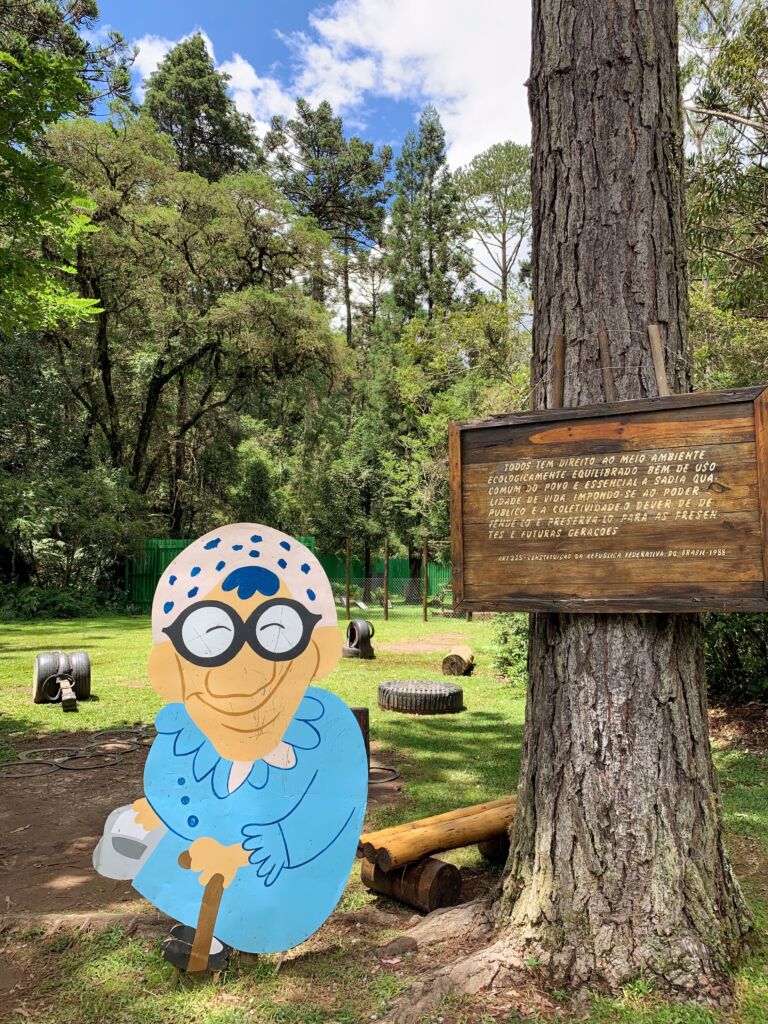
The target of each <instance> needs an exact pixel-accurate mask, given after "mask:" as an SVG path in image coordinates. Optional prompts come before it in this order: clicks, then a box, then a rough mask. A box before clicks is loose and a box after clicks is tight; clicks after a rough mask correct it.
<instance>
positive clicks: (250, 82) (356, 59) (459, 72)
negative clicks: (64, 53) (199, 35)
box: [100, 0, 530, 166]
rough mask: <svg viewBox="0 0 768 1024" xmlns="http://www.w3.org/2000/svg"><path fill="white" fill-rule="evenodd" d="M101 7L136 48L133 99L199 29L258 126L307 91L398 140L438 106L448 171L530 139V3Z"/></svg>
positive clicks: (352, 126)
mask: <svg viewBox="0 0 768 1024" xmlns="http://www.w3.org/2000/svg"><path fill="white" fill-rule="evenodd" d="M100 9H101V21H100V26H101V27H105V26H110V27H112V28H116V29H118V30H119V31H121V32H122V33H123V35H124V36H125V37H126V38H127V39H128V40H129V41H130V42H132V43H136V44H137V45H138V47H139V53H138V58H137V61H136V65H135V71H134V86H135V89H136V91H137V95H140V94H141V84H142V81H143V79H144V77H146V76H147V75H148V74H149V73H150V72H151V71H152V70H153V68H154V67H156V65H157V62H158V61H159V60H160V59H161V58H162V56H163V54H164V53H166V52H167V51H168V49H169V48H170V47H171V46H172V45H173V44H174V43H175V42H177V41H178V40H179V39H182V38H183V37H184V36H186V35H189V34H190V33H191V32H193V31H195V30H201V31H202V32H203V33H204V35H205V36H206V39H207V40H208V43H209V47H210V49H211V51H212V53H213V55H214V59H215V60H216V63H217V65H218V67H219V68H220V69H221V70H223V71H226V72H227V73H228V74H230V75H231V82H230V88H231V91H232V95H233V97H234V99H235V102H236V103H237V105H238V106H239V107H240V108H241V109H242V110H245V111H247V112H248V113H250V114H251V115H252V116H253V117H254V118H255V120H256V122H257V126H258V127H259V129H260V130H263V128H264V126H265V125H266V124H267V122H268V121H269V118H270V117H271V116H272V115H273V114H287V113H290V111H291V109H292V107H293V102H294V100H295V97H296V96H297V95H303V96H306V97H307V98H308V99H310V100H311V101H313V102H319V101H320V100H321V99H328V100H329V101H330V102H331V103H332V104H333V106H334V109H335V110H337V112H339V113H341V114H342V116H343V117H344V121H345V125H346V126H347V127H348V129H349V130H351V131H354V132H356V133H359V134H361V135H362V136H363V137H365V138H369V139H372V140H373V141H374V142H376V143H378V144H381V143H390V144H394V145H395V146H398V145H399V143H400V142H401V141H402V138H403V136H404V135H405V133H406V132H407V131H408V129H409V128H412V127H413V126H414V124H415V121H416V118H417V116H418V111H419V110H420V109H421V108H422V107H423V106H424V104H425V103H427V102H431V103H434V104H435V106H436V107H437V109H438V110H439V111H440V115H441V117H442V119H443V123H444V125H445V128H446V134H447V138H448V146H449V159H450V161H451V163H452V164H453V165H454V166H458V165H460V164H463V163H465V162H466V161H467V160H469V159H471V158H472V157H473V156H474V155H476V154H477V153H479V152H481V151H482V150H483V149H485V148H487V147H488V146H490V145H492V144H493V143H494V142H501V141H503V140H504V139H513V140H514V141H516V142H527V141H528V139H529V135H530V128H529V121H528V110H527V97H526V92H525V88H524V86H523V83H524V81H525V80H526V78H527V77H528V64H529V47H530V2H529V0H335V2H331V3H325V4H322V3H312V2H308V0H218V2H212V0H100Z"/></svg>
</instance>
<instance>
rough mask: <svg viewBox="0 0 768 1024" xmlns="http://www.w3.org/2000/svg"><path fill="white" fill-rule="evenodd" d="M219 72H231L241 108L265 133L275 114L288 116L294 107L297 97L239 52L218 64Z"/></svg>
mask: <svg viewBox="0 0 768 1024" xmlns="http://www.w3.org/2000/svg"><path fill="white" fill-rule="evenodd" d="M219 71H221V72H223V74H225V75H229V77H230V82H229V89H230V92H231V93H232V99H233V100H234V101H235V106H236V107H237V109H238V110H240V111H242V112H243V113H245V114H250V115H251V117H252V118H253V119H254V121H255V122H256V130H257V132H258V133H259V135H263V134H264V132H265V131H266V130H267V129H268V128H269V121H270V118H271V117H273V116H274V115H275V114H282V115H283V116H285V117H289V116H290V115H291V114H292V113H293V111H294V109H295V106H296V104H295V100H294V99H293V96H292V95H289V94H288V93H287V92H285V90H284V89H283V86H282V85H281V83H280V82H278V80H277V79H276V78H262V77H260V76H259V75H257V74H256V70H255V68H254V67H253V65H252V64H251V63H249V61H247V60H246V59H245V58H244V57H242V56H241V55H240V54H239V53H235V54H233V56H232V60H227V61H224V63H223V64H220V65H219Z"/></svg>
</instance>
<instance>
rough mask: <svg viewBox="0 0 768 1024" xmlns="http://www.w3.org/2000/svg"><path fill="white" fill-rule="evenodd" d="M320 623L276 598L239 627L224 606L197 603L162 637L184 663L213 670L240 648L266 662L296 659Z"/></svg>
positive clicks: (299, 607)
mask: <svg viewBox="0 0 768 1024" xmlns="http://www.w3.org/2000/svg"><path fill="white" fill-rule="evenodd" d="M320 619H321V616H320V615H314V614H313V613H312V612H310V611H308V610H307V609H306V608H305V607H304V605H303V604H300V603H299V602H298V601H291V600H289V599H287V598H282V597H276V598H273V599H272V600H271V601H265V602H264V604H262V605H259V607H258V608H257V609H256V610H255V611H254V612H253V614H252V615H249V616H248V618H247V619H246V620H245V622H243V620H242V619H241V618H240V616H239V615H238V614H237V612H235V611H233V609H232V608H230V607H229V605H226V604H222V603H221V602H220V601H199V602H198V603H197V604H193V605H190V606H189V608H185V609H184V611H183V612H182V613H181V615H179V616H178V617H177V618H176V619H175V621H174V622H172V623H171V625H170V626H166V627H165V629H164V630H163V632H164V633H166V634H167V635H168V637H169V638H170V640H171V643H172V644H173V646H174V647H175V648H176V650H177V651H178V653H179V654H180V655H181V656H182V658H184V659H185V660H186V661H189V662H191V663H192V664H193V665H200V666H202V667H206V668H216V667H217V666H219V665H226V663H227V662H228V661H231V660H232V658H234V657H235V656H236V655H237V654H238V653H239V652H240V650H241V649H242V647H243V644H248V646H249V647H251V648H252V649H253V650H254V651H255V652H256V653H257V654H258V655H259V656H260V657H262V658H266V659H267V661H290V660H291V659H292V658H297V657H298V656H299V655H300V654H301V653H302V652H303V651H305V650H306V648H307V644H308V643H309V640H310V637H311V636H312V630H313V629H314V628H315V626H316V625H317V623H318V622H319V621H320Z"/></svg>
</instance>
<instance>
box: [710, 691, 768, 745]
mask: <svg viewBox="0 0 768 1024" xmlns="http://www.w3.org/2000/svg"><path fill="white" fill-rule="evenodd" d="M709 726H710V731H711V733H712V739H713V740H716V741H717V742H719V743H722V744H723V745H724V746H726V747H740V748H741V749H742V750H746V751H747V752H748V753H750V754H765V753H766V752H768V705H766V704H760V703H758V702H757V701H753V702H752V703H751V704H742V705H740V706H736V707H728V706H724V705H722V706H718V707H714V708H711V709H710V712H709Z"/></svg>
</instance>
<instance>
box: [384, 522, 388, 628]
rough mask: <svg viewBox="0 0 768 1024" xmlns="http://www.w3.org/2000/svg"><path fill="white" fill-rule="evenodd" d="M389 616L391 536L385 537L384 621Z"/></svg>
mask: <svg viewBox="0 0 768 1024" xmlns="http://www.w3.org/2000/svg"><path fill="white" fill-rule="evenodd" d="M388 618H389V537H385V538H384V621H385V622H386V620H387V619H388Z"/></svg>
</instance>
